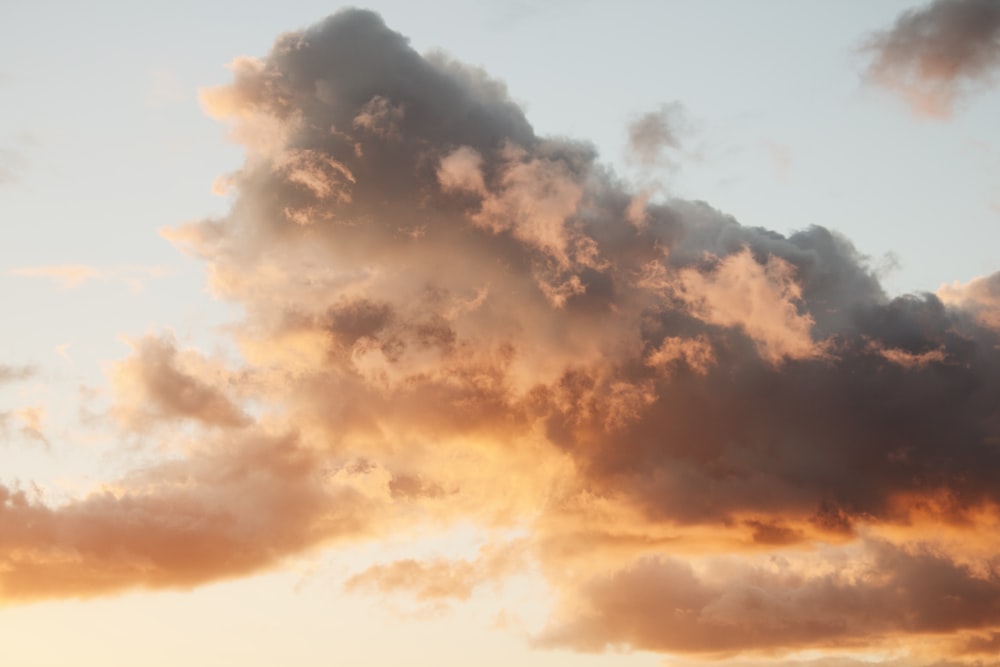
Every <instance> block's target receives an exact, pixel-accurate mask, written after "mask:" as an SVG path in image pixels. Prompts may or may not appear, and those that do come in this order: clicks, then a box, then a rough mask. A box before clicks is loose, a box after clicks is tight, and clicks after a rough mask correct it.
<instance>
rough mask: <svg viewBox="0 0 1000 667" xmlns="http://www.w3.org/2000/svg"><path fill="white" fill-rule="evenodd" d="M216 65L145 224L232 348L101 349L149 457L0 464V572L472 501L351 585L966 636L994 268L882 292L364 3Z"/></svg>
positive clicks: (162, 566)
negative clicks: (183, 188)
mask: <svg viewBox="0 0 1000 667" xmlns="http://www.w3.org/2000/svg"><path fill="white" fill-rule="evenodd" d="M232 69H233V74H234V80H233V82H232V83H231V84H230V85H227V86H224V87H221V88H217V89H212V90H208V91H205V92H204V95H203V101H204V104H205V106H206V108H207V110H208V111H209V112H210V113H212V114H214V115H215V116H217V117H219V118H222V119H226V120H227V121H229V122H230V123H232V126H233V137H234V138H235V139H236V140H237V141H240V142H241V143H242V144H244V145H245V147H246V151H247V153H246V161H245V164H244V165H243V167H242V169H240V170H239V171H238V172H236V173H235V174H231V175H229V176H228V177H227V183H228V184H229V185H230V186H231V187H232V188H234V191H235V193H236V197H235V200H234V203H233V206H232V209H231V211H230V213H229V214H228V215H226V216H225V217H223V218H219V219H210V220H204V221H201V222H197V223H193V224H190V225H186V226H183V227H179V228H175V229H171V230H167V231H165V232H164V233H165V235H166V236H167V237H168V238H170V239H171V240H173V241H174V242H175V243H176V244H178V245H179V246H180V247H182V248H183V249H184V250H185V251H187V252H190V253H193V254H195V255H197V256H199V257H201V258H203V259H204V261H205V262H206V264H207V266H208V269H209V276H210V284H211V287H212V289H213V290H214V293H215V294H217V295H218V296H219V297H220V298H223V299H227V300H230V301H233V302H235V303H237V304H239V305H240V306H242V308H243V313H244V316H243V319H242V321H241V322H239V323H238V325H236V326H234V328H233V330H234V331H235V342H236V344H237V345H238V348H239V350H240V353H241V355H242V361H241V363H240V364H239V365H238V367H236V368H231V367H229V366H228V365H227V364H226V363H225V362H224V361H221V360H218V359H212V358H209V357H206V356H204V355H201V354H199V353H197V352H195V351H191V350H179V349H177V345H176V343H175V342H174V341H173V340H172V339H169V338H166V337H164V338H156V337H153V338H146V339H143V340H141V341H139V342H138V343H136V344H135V345H134V348H135V353H134V354H133V356H132V357H130V358H129V359H127V360H125V361H123V362H121V363H120V364H119V365H118V367H117V368H116V369H115V372H114V377H113V379H114V382H115V386H116V388H117V389H118V396H119V398H118V402H117V405H116V408H115V414H116V415H118V416H119V417H120V421H121V424H122V427H123V428H124V429H127V430H130V431H134V432H136V433H138V434H140V435H143V437H148V438H161V439H163V440H164V441H165V442H164V444H163V451H164V452H165V453H164V454H163V456H162V458H161V459H158V460H157V462H155V463H154V464H152V465H149V466H148V467H145V468H142V469H141V470H136V471H135V472H134V473H132V474H130V475H126V476H125V477H123V478H122V479H121V480H119V482H117V483H116V484H114V485H110V486H108V487H106V488H102V489H99V490H97V491H95V492H94V493H93V494H92V495H90V496H87V497H83V498H79V499H77V500H73V501H70V502H68V503H66V504H63V505H60V506H49V505H47V504H45V502H44V500H43V499H41V498H33V497H30V496H28V495H26V494H25V493H23V492H21V491H17V490H15V489H6V490H4V491H3V496H2V503H0V592H2V594H3V595H4V596H5V597H6V598H31V597H40V596H54V595H90V594H97V593H104V592H108V591H113V590H117V589H122V588H126V587H131V586H152V587H156V586H188V585H194V584H197V583H199V582H203V581H208V580H212V579H216V578H220V577H227V576H236V575H241V574H245V573H248V572H252V571H255V570H259V569H261V568H266V567H272V566H275V565H276V564H278V563H280V562H281V561H282V560H283V559H286V558H288V557H290V556H293V555H295V554H298V553H303V552H305V551H308V550H310V549H314V548H318V547H320V546H322V545H325V544H329V543H331V542H333V541H337V540H348V539H350V540H359V539H378V537H379V536H380V535H385V534H389V533H393V534H394V535H397V536H398V535H399V534H401V533H406V531H415V532H418V533H419V532H421V531H427V532H432V531H434V530H437V529H442V528H444V527H447V526H449V525H454V523H455V522H458V521H465V522H469V521H471V522H473V523H475V524H476V525H479V526H482V527H484V528H486V529H487V530H492V529H497V530H499V531H501V532H502V531H504V530H515V531H520V532H519V533H518V534H521V535H525V536H526V537H524V538H523V539H522V540H521V541H519V542H518V544H517V546H516V549H514V550H513V551H510V550H508V549H506V548H505V547H504V546H503V545H502V544H494V545H487V547H484V551H483V552H482V554H481V556H480V557H479V558H478V559H475V560H471V561H470V560H456V561H445V560H440V559H435V560H431V561H426V562H424V561H418V560H412V559H402V560H396V561H394V562H391V563H381V564H374V565H373V566H372V567H371V568H370V569H368V570H366V571H364V572H361V573H359V574H357V575H356V576H355V577H354V578H352V579H350V581H349V583H348V588H350V589H351V590H371V589H374V590H377V591H387V592H400V591H403V592H405V591H409V592H411V593H412V594H413V595H414V596H416V597H417V598H418V599H424V600H435V599H442V598H457V599H461V598H463V597H467V596H468V595H469V594H470V591H471V590H473V589H474V588H475V587H476V586H478V585H480V583H481V582H482V581H484V580H489V579H493V578H500V577H504V576H507V575H508V574H509V573H510V572H511V571H512V570H516V569H517V568H519V567H522V566H523V565H524V564H525V563H532V564H533V565H532V567H537V568H538V571H539V572H541V573H542V575H543V576H545V577H546V579H547V581H548V582H549V583H550V585H551V588H552V591H553V595H555V596H556V597H557V604H556V605H555V612H554V615H553V617H552V619H551V622H550V624H549V626H548V627H547V628H546V629H545V630H544V631H541V632H540V633H539V634H538V636H537V638H536V639H537V641H538V642H539V643H541V644H544V645H560V646H570V647H575V648H578V649H581V650H600V649H602V648H604V647H607V646H627V647H632V648H638V649H649V650H655V651H662V652H665V653H696V654H706V655H710V656H711V655H719V656H733V655H741V656H744V657H746V656H749V658H753V657H754V656H758V657H759V655H761V654H760V653H759V652H762V651H763V652H767V655H769V656H772V657H774V656H777V655H780V654H789V653H791V652H795V651H799V650H804V649H828V650H837V651H842V652H846V653H845V655H847V654H849V653H850V652H851V651H855V650H857V651H868V652H869V653H870V652H872V651H890V652H891V651H897V652H898V651H899V650H902V649H900V647H906V646H917V645H918V644H919V645H921V646H924V645H925V644H926V646H928V647H929V648H928V649H927V651H926V652H924V653H920V654H914V655H917V656H918V657H920V659H923V657H921V656H931V657H930V658H928V660H933V659H938V658H942V659H943V658H945V657H948V659H954V660H958V661H963V660H966V658H968V659H969V660H971V659H973V658H969V657H968V656H973V657H974V656H976V655H981V653H982V651H981V650H980V651H979V652H978V653H977V652H976V651H977V650H979V649H975V647H977V646H984V645H987V644H988V643H989V642H991V641H995V636H996V635H994V634H991V633H995V632H998V631H1000V588H998V583H997V571H996V559H995V554H996V553H997V547H998V546H1000V544H998V542H1000V538H998V537H996V536H997V535H1000V533H998V532H997V531H996V528H997V524H998V518H1000V514H998V511H997V507H998V503H1000V485H998V484H997V471H998V470H1000V449H998V443H1000V411H998V406H1000V400H998V399H1000V329H998V327H997V321H996V320H995V319H994V318H993V317H992V313H993V310H991V309H992V308H993V307H994V305H995V303H994V301H995V300H994V299H993V298H992V296H991V295H993V294H994V292H995V290H993V289H992V287H991V286H994V285H995V284H996V282H997V277H996V276H993V277H989V278H984V279H983V280H982V281H981V282H977V283H973V284H971V285H968V286H954V287H952V288H947V289H944V290H942V292H941V293H940V294H939V295H933V294H921V295H913V296H903V297H898V298H889V297H888V296H887V295H886V294H885V293H884V292H883V290H882V288H881V287H880V285H879V282H878V280H877V278H876V276H875V273H874V272H873V271H872V269H871V268H870V267H869V266H868V265H867V263H866V261H865V258H864V257H862V256H861V255H860V254H859V253H858V252H857V250H856V249H855V248H854V247H853V246H852V245H851V243H850V242H849V241H848V240H846V239H845V238H843V237H842V236H840V235H838V234H837V233H835V232H832V231H830V230H827V229H824V228H818V227H813V228H809V229H805V230H803V231H800V232H797V233H794V234H792V235H790V236H784V235H781V234H777V233H775V232H771V231H768V230H766V229H760V228H749V227H744V226H742V225H740V224H739V223H738V222H737V221H736V220H734V219H733V218H731V217H729V216H726V215H723V214H722V213H720V212H718V211H716V210H714V209H712V208H711V207H710V206H708V205H706V204H704V203H695V202H687V201H670V202H666V203H656V202H648V201H643V199H642V198H641V197H637V196H636V193H634V192H631V191H629V189H627V188H626V187H624V186H623V185H622V184H621V181H620V180H618V179H617V178H616V177H615V175H614V174H612V173H610V172H609V170H608V169H607V168H606V167H604V166H603V165H602V164H601V163H600V162H599V161H598V159H597V156H596V155H595V154H594V151H593V149H592V148H591V147H590V146H588V145H586V144H582V143H576V142H573V141H569V140H565V139H552V138H547V137H540V136H537V135H536V134H535V133H534V131H533V130H532V127H531V125H530V124H529V123H528V121H527V120H526V119H525V117H524V115H523V113H522V112H521V110H520V109H519V108H518V106H517V105H516V104H514V103H513V102H512V101H511V100H510V98H509V97H508V95H507V92H506V90H505V89H504V87H503V85H501V84H500V83H498V82H496V81H495V80H493V79H490V78H489V77H488V76H487V75H486V74H485V73H484V72H482V71H480V70H477V69H473V68H470V67H467V66H465V65H462V64H459V63H456V62H453V61H450V60H448V59H447V58H445V57H443V56H440V55H435V56H421V55H419V54H418V53H416V52H415V51H413V50H412V49H411V48H410V47H409V45H408V44H407V41H406V39H405V38H403V37H402V36H401V35H399V34H397V33H395V32H393V31H391V30H390V29H388V28H387V27H386V26H385V25H384V24H383V22H382V21H381V19H380V18H379V17H378V16H377V15H375V14H372V13H370V12H365V11H358V10H349V11H344V12H341V13H338V14H336V15H335V16H333V17H331V18H329V19H327V20H326V21H324V22H322V23H320V24H318V25H316V26H314V27H312V28H309V29H308V30H305V31H302V32H297V33H292V34H287V35H284V36H282V37H281V38H280V39H279V40H278V41H277V43H276V44H275V46H274V49H273V50H272V52H271V53H270V54H269V55H268V57H267V58H265V59H263V60H257V59H253V58H240V59H238V60H237V61H235V62H234V63H233V65H232ZM654 129H655V128H654ZM637 202H638V204H637ZM637 208H641V210H640V211H638V214H637ZM511 548H512V549H513V547H511ZM984 642H985V644H984ZM963 647H964V648H963ZM886 654H887V655H888V653H886ZM893 655H895V657H894V658H893V660H896V659H897V658H898V660H902V661H909V660H910V658H908V657H906V656H905V655H903V656H902V657H899V655H897V654H893ZM963 656H964V657H963ZM911 657H912V656H911ZM774 659H777V658H774ZM849 659H851V658H850V657H849V656H848V657H845V658H844V660H849ZM916 659H917V658H913V660H916ZM845 664H846V663H845ZM899 664H903V663H899ZM905 664H924V663H918V662H913V661H910V662H906V663H905Z"/></svg>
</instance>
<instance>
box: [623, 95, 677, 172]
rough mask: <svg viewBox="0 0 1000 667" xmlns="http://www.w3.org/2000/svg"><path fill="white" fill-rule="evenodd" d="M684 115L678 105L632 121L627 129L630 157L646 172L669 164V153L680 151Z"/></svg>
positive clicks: (670, 105)
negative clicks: (645, 169)
mask: <svg viewBox="0 0 1000 667" xmlns="http://www.w3.org/2000/svg"><path fill="white" fill-rule="evenodd" d="M682 114H683V109H682V107H681V106H680V105H679V104H677V103H676V102H675V103H673V104H669V105H663V106H662V107H660V108H659V109H657V110H655V111H649V112H647V113H644V114H642V115H641V116H639V117H638V118H636V119H635V120H633V121H632V122H631V123H630V124H629V126H628V148H629V152H630V156H631V157H633V158H634V159H635V160H636V161H637V162H638V163H639V164H640V165H642V166H643V167H646V168H649V167H654V166H658V165H660V164H664V163H666V162H668V160H667V157H666V153H667V151H668V150H669V149H675V150H676V149H679V148H680V147H681V141H680V137H679V136H678V135H679V133H680V131H681V129H682V127H683V118H682Z"/></svg>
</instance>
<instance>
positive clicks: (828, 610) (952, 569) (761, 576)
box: [539, 544, 1000, 656]
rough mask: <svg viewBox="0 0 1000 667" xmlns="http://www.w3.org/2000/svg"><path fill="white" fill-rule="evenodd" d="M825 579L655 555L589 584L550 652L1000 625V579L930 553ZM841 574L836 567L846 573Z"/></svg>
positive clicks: (866, 564)
mask: <svg viewBox="0 0 1000 667" xmlns="http://www.w3.org/2000/svg"><path fill="white" fill-rule="evenodd" d="M868 546H869V549H870V554H865V555H863V556H862V557H861V558H860V559H858V560H854V561H846V562H842V563H839V564H838V563H837V562H836V560H835V558H832V559H831V562H830V565H831V566H832V567H830V568H829V569H828V570H827V571H824V572H820V573H804V572H797V571H795V570H794V568H792V567H789V566H788V564H787V563H782V562H780V561H774V562H772V563H770V564H768V565H767V566H760V567H755V566H751V565H747V564H744V563H743V562H739V561H717V562H715V563H713V564H711V565H710V566H709V567H707V568H706V570H705V571H703V572H697V571H696V570H694V569H693V568H692V567H691V566H690V565H688V564H687V563H685V562H683V561H680V560H676V559H663V558H651V559H644V560H641V561H638V562H637V563H635V564H633V565H632V566H631V567H629V568H628V569H625V570H621V571H618V572H615V573H613V574H611V575H610V576H603V577H601V578H598V579H595V580H593V581H590V582H588V583H587V584H585V585H584V587H583V591H582V592H583V599H582V600H581V601H580V602H579V604H580V605H581V607H580V608H578V609H576V610H574V611H573V612H572V613H571V620H570V621H569V622H568V623H566V624H562V625H559V624H557V625H555V626H553V627H551V628H549V629H548V630H547V631H546V632H545V633H544V634H543V635H542V636H541V637H540V638H539V641H540V643H542V644H543V645H556V646H559V645H569V646H575V647H578V648H583V649H587V650H601V649H603V648H604V647H607V646H610V645H620V644H624V645H626V646H629V647H631V648H636V649H647V650H659V651H676V652H701V653H709V654H718V655H720V656H725V655H732V654H738V653H741V652H746V651H756V650H764V649H774V648H779V647H787V646H789V645H791V646H796V647H822V648H856V647H858V646H863V645H865V644H868V643H870V642H871V641H872V640H873V639H874V638H891V637H893V636H895V635H898V634H913V635H922V634H929V635H935V634H941V633H947V632H952V631H955V630H958V629H963V628H981V627H985V628H989V627H993V626H996V625H997V623H998V622H1000V579H998V578H997V576H996V574H995V573H990V574H987V575H985V576H982V575H979V574H977V573H974V572H972V571H970V570H969V569H967V568H965V567H962V566H958V565H955V564H954V563H952V562H951V561H950V560H948V559H947V558H943V557H941V556H938V555H935V554H932V553H926V552H921V551H915V552H906V551H901V550H899V549H896V548H893V547H891V546H889V545H885V544H871V545H868ZM838 565H839V567H836V566H838Z"/></svg>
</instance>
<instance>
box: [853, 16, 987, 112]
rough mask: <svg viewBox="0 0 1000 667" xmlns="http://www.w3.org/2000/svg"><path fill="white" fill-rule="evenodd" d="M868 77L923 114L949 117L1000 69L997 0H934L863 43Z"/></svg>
mask: <svg viewBox="0 0 1000 667" xmlns="http://www.w3.org/2000/svg"><path fill="white" fill-rule="evenodd" d="M866 50H868V51H870V52H871V55H872V61H871V63H870V64H869V66H868V76H869V77H870V78H871V79H872V80H873V81H874V82H876V83H878V84H879V85H881V86H884V87H885V88H887V89H889V90H891V91H893V92H896V93H898V94H900V95H902V96H903V98H904V99H906V101H907V102H908V103H909V104H910V106H911V107H912V108H913V110H914V111H915V112H916V113H918V114H920V115H924V116H933V117H947V116H949V115H951V112H952V109H953V107H954V105H955V103H956V101H957V100H958V99H959V98H961V97H962V96H963V95H965V94H967V93H969V92H971V91H974V90H976V89H977V88H978V87H981V86H983V85H984V84H987V83H989V82H990V81H992V80H993V79H994V78H995V77H996V75H997V72H998V70H1000V2H997V1H996V0H934V1H933V2H931V3H929V4H927V5H925V6H923V7H920V8H919V9H913V10H909V11H907V12H904V13H903V14H902V15H901V16H900V17H899V18H898V19H897V20H896V24H895V25H894V26H893V27H892V28H891V29H890V30H887V31H885V32H880V33H877V34H875V35H873V36H872V37H871V38H870V39H869V41H868V43H867V44H866Z"/></svg>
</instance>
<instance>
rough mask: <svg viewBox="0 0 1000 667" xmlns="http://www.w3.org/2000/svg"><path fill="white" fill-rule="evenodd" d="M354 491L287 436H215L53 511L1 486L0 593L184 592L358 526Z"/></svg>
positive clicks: (362, 510)
mask: <svg viewBox="0 0 1000 667" xmlns="http://www.w3.org/2000/svg"><path fill="white" fill-rule="evenodd" d="M366 511H367V510H366V505H365V501H364V498H363V496H362V495H360V494H359V493H358V492H356V491H353V490H352V489H351V488H350V487H349V486H345V485H343V484H338V483H336V482H335V481H334V480H332V479H331V478H330V477H329V476H328V474H327V473H325V471H324V469H323V467H322V464H321V461H320V460H319V459H317V457H316V456H315V453H312V452H309V451H307V450H305V449H303V448H302V447H301V446H300V445H299V443H298V442H296V439H295V437H294V436H292V435H267V434H263V433H253V434H247V435H245V436H243V437H241V438H238V439H237V438H233V439H231V440H220V441H214V442H211V443H210V444H209V446H207V447H206V448H205V451H203V452H199V453H196V454H194V455H192V456H190V457H188V458H187V459H185V460H178V461H164V462H162V463H159V464H156V465H153V466H150V467H148V468H145V469H142V470H137V471H135V472H134V473H132V474H131V475H129V477H128V478H126V479H124V480H122V481H121V482H120V483H119V484H118V485H115V486H113V487H108V488H105V489H102V490H99V491H95V492H94V493H92V494H91V495H89V496H87V497H85V498H81V499H79V500H76V501H72V502H69V503H68V504H65V505H62V506H59V507H54V508H53V507H48V506H46V505H43V504H41V503H40V502H39V501H38V500H35V499H32V498H31V497H30V496H29V495H27V494H26V493H25V492H23V491H19V490H17V489H11V488H9V487H3V486H0V596H2V598H3V599H4V601H5V602H10V601H14V600H19V599H31V598H37V597H50V596H59V597H65V596H72V597H85V596H90V595H95V594H100V593H107V592H111V591H116V590H120V589H122V588H127V587H133V586H146V587H165V586H169V587H188V586H193V585H196V584H199V583H202V582H206V581H211V580H213V579H218V578H224V577H232V576H236V575H240V574H247V573H250V572H253V571H255V570H259V569H261V568H263V567H267V566H273V565H275V564H277V563H279V562H280V561H281V559H282V558H284V557H286V556H288V555H290V554H296V553H300V552H302V551H303V550H305V549H308V548H310V547H313V546H316V545H317V544H320V543H322V542H324V541H327V540H329V539H332V538H336V537H343V536H349V535H358V534H360V533H362V532H364V531H365V529H366V528H365V523H366V522H365V516H366Z"/></svg>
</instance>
